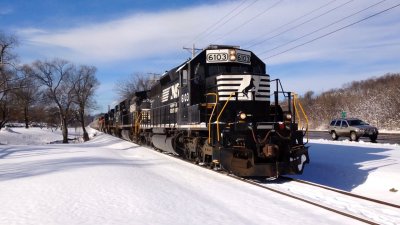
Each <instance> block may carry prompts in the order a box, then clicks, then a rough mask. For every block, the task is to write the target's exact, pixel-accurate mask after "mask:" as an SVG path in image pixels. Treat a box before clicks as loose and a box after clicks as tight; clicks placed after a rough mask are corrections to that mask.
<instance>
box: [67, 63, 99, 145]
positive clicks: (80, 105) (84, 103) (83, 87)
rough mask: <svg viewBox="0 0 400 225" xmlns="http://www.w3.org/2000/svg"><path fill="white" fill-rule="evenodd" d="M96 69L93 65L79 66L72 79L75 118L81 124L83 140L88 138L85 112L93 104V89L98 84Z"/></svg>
mask: <svg viewBox="0 0 400 225" xmlns="http://www.w3.org/2000/svg"><path fill="white" fill-rule="evenodd" d="M96 70H97V69H96V67H93V66H80V67H79V69H78V70H77V71H76V73H75V76H74V77H73V81H72V82H74V86H73V93H74V96H75V100H74V102H75V104H76V105H77V120H78V121H79V122H80V124H81V126H82V130H83V140H84V141H88V140H89V135H88V133H87V131H86V128H85V112H86V109H88V108H91V107H93V106H94V99H93V97H94V91H95V90H96V88H97V87H98V86H99V84H100V83H99V81H98V80H97V78H96V76H95V75H96Z"/></svg>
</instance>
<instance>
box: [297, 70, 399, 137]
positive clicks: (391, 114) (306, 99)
mask: <svg viewBox="0 0 400 225" xmlns="http://www.w3.org/2000/svg"><path fill="white" fill-rule="evenodd" d="M399 95H400V73H388V74H385V75H383V76H381V77H377V78H371V79H368V80H363V81H354V82H351V83H348V84H345V85H344V86H343V87H342V88H339V89H332V90H329V91H326V92H323V93H321V94H319V95H315V93H314V92H313V91H308V92H306V93H305V94H304V95H303V96H302V97H301V98H299V100H300V101H301V104H302V105H303V107H304V109H305V111H306V112H307V116H308V119H309V128H311V129H326V128H327V127H328V125H329V122H330V121H331V120H332V119H333V118H341V117H342V116H346V117H348V118H350V117H357V118H360V119H362V120H364V121H366V122H368V123H370V124H372V125H375V126H377V127H378V128H379V129H386V130H397V129H399V128H400V98H399Z"/></svg>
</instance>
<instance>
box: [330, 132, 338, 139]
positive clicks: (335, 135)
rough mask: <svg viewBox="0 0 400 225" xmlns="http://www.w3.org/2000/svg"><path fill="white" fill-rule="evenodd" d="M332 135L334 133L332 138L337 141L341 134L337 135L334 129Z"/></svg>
mask: <svg viewBox="0 0 400 225" xmlns="http://www.w3.org/2000/svg"><path fill="white" fill-rule="evenodd" d="M331 135H332V140H334V141H336V140H337V139H338V138H339V136H337V134H336V132H335V131H332V133H331Z"/></svg>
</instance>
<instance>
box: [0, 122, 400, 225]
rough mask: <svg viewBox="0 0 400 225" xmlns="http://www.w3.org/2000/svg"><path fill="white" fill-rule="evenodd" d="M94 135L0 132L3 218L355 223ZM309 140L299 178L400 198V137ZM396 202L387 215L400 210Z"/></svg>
mask: <svg viewBox="0 0 400 225" xmlns="http://www.w3.org/2000/svg"><path fill="white" fill-rule="evenodd" d="M90 133H91V137H92V138H91V141H89V142H86V143H76V144H48V143H58V142H59V141H60V140H61V139H62V136H61V133H60V131H54V132H52V131H51V130H47V129H45V128H43V129H40V128H30V129H24V128H10V129H7V130H1V131H0V143H1V144H0V202H1V203H2V204H1V205H2V207H1V209H0V224H2V225H3V224H4V225H8V224H44V225H48V224H61V225H64V224H68V225H70V224H202V225H203V224H357V221H354V220H351V219H349V218H345V217H342V216H339V215H337V214H334V213H331V212H328V211H326V210H323V209H319V208H316V207H314V206H311V205H308V204H306V203H302V202H299V201H297V200H294V199H289V198H286V197H283V196H280V195H278V194H276V193H273V192H268V191H266V190H263V189H260V188H258V187H255V186H252V185H250V184H247V183H243V182H241V181H238V180H235V179H232V178H231V177H228V176H225V175H221V174H217V173H214V172H212V171H208V170H205V169H203V168H200V167H198V166H195V165H192V164H190V163H186V162H183V161H180V160H178V159H174V158H171V157H169V156H167V155H164V154H162V153H159V152H155V151H152V150H149V149H147V148H145V147H140V146H137V145H135V144H133V143H129V142H126V141H123V140H120V139H117V138H115V137H112V136H109V135H105V134H102V133H98V132H96V131H93V130H90ZM70 134H71V137H70V138H71V139H74V138H75V137H76V136H79V135H80V134H81V132H80V131H79V130H75V129H70ZM309 145H310V150H309V151H310V157H311V163H310V164H309V165H307V167H306V170H305V173H304V174H303V175H301V176H296V177H297V178H299V179H304V180H309V181H313V182H315V183H319V184H323V185H327V186H331V187H335V188H339V189H343V190H346V191H351V192H354V193H357V194H361V195H365V196H368V197H371V198H377V199H382V200H385V201H390V202H392V203H395V204H400V146H399V145H385V144H374V143H366V142H358V143H353V142H349V141H341V142H332V141H328V140H311V142H310V144H309ZM310 194H311V195H312V193H310ZM349 204H351V203H349ZM393 210H394V211H393ZM393 210H391V211H390V212H389V213H390V214H397V215H400V210H398V209H393ZM397 211H398V213H397ZM376 217H380V215H376ZM382 217H383V216H382ZM383 218H384V217H383ZM394 218H398V217H394ZM380 221H382V220H380ZM382 223H383V224H396V223H397V224H400V221H395V222H393V220H391V221H386V222H385V221H383V222H382Z"/></svg>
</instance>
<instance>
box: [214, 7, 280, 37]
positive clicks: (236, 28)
mask: <svg viewBox="0 0 400 225" xmlns="http://www.w3.org/2000/svg"><path fill="white" fill-rule="evenodd" d="M282 1H283V0H279V1H277V2H275V3H274V4H273V5H272V6H270V7H268V8H267V9H265V10H264V11H262V12H260V13H259V14H257V15H255V16H253V17H251V18H250V19H248V20H246V21H245V22H244V23H242V24H240V25H239V26H237V27H235V28H233V29H232V30H230V31H228V32H227V33H225V34H224V35H222V36H221V37H219V38H218V39H215V40H214V41H213V42H216V41H219V40H221V39H222V38H223V37H225V36H227V35H228V34H231V33H232V32H234V31H236V30H238V29H239V28H241V27H243V26H244V25H246V24H248V23H249V22H251V21H252V20H254V19H255V18H257V17H259V16H261V15H262V14H264V13H266V12H268V11H269V10H271V9H272V8H274V7H275V6H277V5H279V4H280V3H281V2H282Z"/></svg>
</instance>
